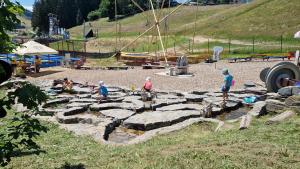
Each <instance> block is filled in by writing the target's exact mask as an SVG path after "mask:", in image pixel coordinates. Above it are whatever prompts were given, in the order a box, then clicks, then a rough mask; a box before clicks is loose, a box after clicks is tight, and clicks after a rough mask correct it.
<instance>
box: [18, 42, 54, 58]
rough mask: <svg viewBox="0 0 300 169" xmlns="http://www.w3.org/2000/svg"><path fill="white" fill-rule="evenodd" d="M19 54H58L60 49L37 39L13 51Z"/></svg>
mask: <svg viewBox="0 0 300 169" xmlns="http://www.w3.org/2000/svg"><path fill="white" fill-rule="evenodd" d="M13 53H14V54H18V55H51V54H58V51H56V50H54V49H51V48H49V47H47V46H45V45H42V44H40V43H37V42H35V41H28V42H26V43H24V44H22V45H21V46H20V47H18V48H17V49H16V50H14V51H13Z"/></svg>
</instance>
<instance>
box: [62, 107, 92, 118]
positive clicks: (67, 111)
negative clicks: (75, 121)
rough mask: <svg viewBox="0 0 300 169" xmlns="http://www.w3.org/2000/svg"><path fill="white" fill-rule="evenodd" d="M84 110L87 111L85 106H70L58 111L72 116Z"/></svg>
mask: <svg viewBox="0 0 300 169" xmlns="http://www.w3.org/2000/svg"><path fill="white" fill-rule="evenodd" d="M85 111H87V108H86V107H72V108H69V109H65V110H63V111H62V112H60V113H62V114H63V115H64V116H73V115H76V114H80V113H84V112H85Z"/></svg>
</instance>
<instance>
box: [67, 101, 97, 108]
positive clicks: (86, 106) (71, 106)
mask: <svg viewBox="0 0 300 169" xmlns="http://www.w3.org/2000/svg"><path fill="white" fill-rule="evenodd" d="M92 104H93V103H76V102H73V103H70V104H68V105H67V106H66V107H67V108H68V109H69V108H73V107H85V108H89V107H90V105H92Z"/></svg>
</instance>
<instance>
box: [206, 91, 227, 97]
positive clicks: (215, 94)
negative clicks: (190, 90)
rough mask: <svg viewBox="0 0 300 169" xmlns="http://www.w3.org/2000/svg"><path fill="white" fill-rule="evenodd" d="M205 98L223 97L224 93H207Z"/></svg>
mask: <svg viewBox="0 0 300 169" xmlns="http://www.w3.org/2000/svg"><path fill="white" fill-rule="evenodd" d="M205 96H207V97H223V93H212V92H210V93H206V94H205Z"/></svg>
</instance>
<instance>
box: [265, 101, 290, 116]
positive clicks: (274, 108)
mask: <svg viewBox="0 0 300 169" xmlns="http://www.w3.org/2000/svg"><path fill="white" fill-rule="evenodd" d="M287 108H288V106H287V105H286V104H285V103H284V102H281V101H278V100H271V99H269V100H266V110H267V112H275V113H282V112H283V111H285V110H286V109H287Z"/></svg>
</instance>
